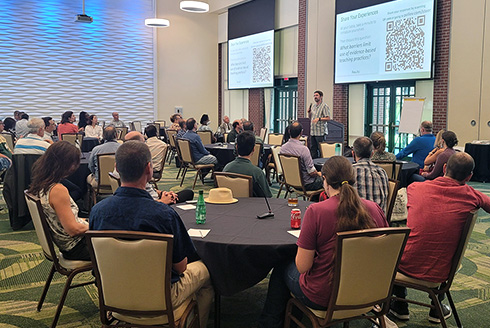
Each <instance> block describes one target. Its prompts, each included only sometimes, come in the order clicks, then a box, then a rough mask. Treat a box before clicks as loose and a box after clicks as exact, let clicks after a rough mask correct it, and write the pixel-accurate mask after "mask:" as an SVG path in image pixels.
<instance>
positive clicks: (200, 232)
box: [187, 228, 211, 238]
mask: <svg viewBox="0 0 490 328" xmlns="http://www.w3.org/2000/svg"><path fill="white" fill-rule="evenodd" d="M210 231H211V229H192V228H191V229H189V230H187V233H188V234H189V236H191V237H201V238H204V237H206V236H207V235H208V233H209V232H210Z"/></svg>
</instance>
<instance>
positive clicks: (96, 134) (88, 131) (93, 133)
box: [85, 115, 102, 140]
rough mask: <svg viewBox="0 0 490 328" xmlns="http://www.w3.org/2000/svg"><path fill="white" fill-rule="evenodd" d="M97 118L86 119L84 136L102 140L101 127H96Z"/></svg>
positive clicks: (94, 116)
mask: <svg viewBox="0 0 490 328" xmlns="http://www.w3.org/2000/svg"><path fill="white" fill-rule="evenodd" d="M97 123H98V121H97V116H96V115H90V116H89V117H88V121H87V125H86V126H85V136H86V137H88V138H97V139H99V140H101V139H102V127H101V126H99V125H97Z"/></svg>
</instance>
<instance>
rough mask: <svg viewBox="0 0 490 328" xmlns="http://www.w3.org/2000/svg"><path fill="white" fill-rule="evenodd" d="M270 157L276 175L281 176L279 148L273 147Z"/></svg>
mask: <svg viewBox="0 0 490 328" xmlns="http://www.w3.org/2000/svg"><path fill="white" fill-rule="evenodd" d="M271 151H272V157H273V158H274V164H275V165H276V171H277V174H278V175H282V165H281V161H280V160H279V152H280V151H281V146H274V147H272V148H271Z"/></svg>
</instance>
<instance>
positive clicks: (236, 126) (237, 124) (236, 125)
mask: <svg viewBox="0 0 490 328" xmlns="http://www.w3.org/2000/svg"><path fill="white" fill-rule="evenodd" d="M232 127H233V128H232V129H231V131H230V133H228V136H227V137H226V142H228V143H230V142H235V140H236V136H237V135H238V134H239V133H240V132H242V131H243V123H242V121H240V120H234V121H233V125H232Z"/></svg>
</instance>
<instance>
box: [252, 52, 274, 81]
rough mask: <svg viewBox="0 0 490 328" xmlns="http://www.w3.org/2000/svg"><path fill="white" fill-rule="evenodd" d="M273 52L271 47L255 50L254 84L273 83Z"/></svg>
mask: <svg viewBox="0 0 490 328" xmlns="http://www.w3.org/2000/svg"><path fill="white" fill-rule="evenodd" d="M271 50H272V48H271V46H270V45H268V46H263V47H256V48H253V72H252V80H253V83H263V82H271V76H272V74H271V73H272V72H271V69H272V67H271V62H272V57H271V56H272V51H271Z"/></svg>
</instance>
